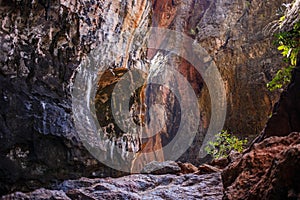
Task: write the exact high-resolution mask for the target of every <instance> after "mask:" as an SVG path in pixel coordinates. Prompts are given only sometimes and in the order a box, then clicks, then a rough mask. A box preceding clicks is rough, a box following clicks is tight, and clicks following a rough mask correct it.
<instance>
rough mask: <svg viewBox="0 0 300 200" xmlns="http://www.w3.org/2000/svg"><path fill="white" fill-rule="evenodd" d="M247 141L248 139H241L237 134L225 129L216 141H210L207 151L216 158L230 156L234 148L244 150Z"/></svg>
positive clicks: (238, 150) (239, 150)
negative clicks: (234, 134)
mask: <svg viewBox="0 0 300 200" xmlns="http://www.w3.org/2000/svg"><path fill="white" fill-rule="evenodd" d="M247 142H248V140H247V139H243V140H240V139H239V138H237V137H236V136H233V135H231V134H229V133H228V131H227V130H223V131H222V132H220V133H219V134H218V135H217V136H216V139H215V141H214V142H212V141H211V142H209V143H208V145H207V146H206V147H205V151H206V152H207V153H208V154H211V155H212V156H213V157H214V158H223V157H226V156H228V155H229V153H230V151H232V150H235V151H237V152H242V151H243V150H244V147H245V145H246V144H247Z"/></svg>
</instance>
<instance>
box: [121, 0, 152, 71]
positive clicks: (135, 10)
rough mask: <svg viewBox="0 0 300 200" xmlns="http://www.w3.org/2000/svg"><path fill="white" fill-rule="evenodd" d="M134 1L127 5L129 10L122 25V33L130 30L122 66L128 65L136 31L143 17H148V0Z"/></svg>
mask: <svg viewBox="0 0 300 200" xmlns="http://www.w3.org/2000/svg"><path fill="white" fill-rule="evenodd" d="M133 2H134V1H129V2H128V4H127V5H126V7H127V8H126V10H128V11H129V12H127V13H126V15H125V19H124V23H123V26H122V33H124V32H129V35H130V36H129V39H128V42H127V43H126V48H125V49H124V50H125V61H126V62H123V66H122V67H125V68H126V67H127V61H128V60H129V53H130V52H131V51H130V49H131V46H132V42H133V38H134V36H135V32H136V30H137V28H138V26H139V25H140V23H141V22H142V21H143V18H144V17H146V16H144V11H145V9H146V7H147V0H137V1H136V2H135V3H134V5H132V4H133Z"/></svg>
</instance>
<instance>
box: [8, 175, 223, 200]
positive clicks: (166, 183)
mask: <svg viewBox="0 0 300 200" xmlns="http://www.w3.org/2000/svg"><path fill="white" fill-rule="evenodd" d="M222 187H223V186H222V182H221V175H220V173H213V174H208V175H195V174H186V175H181V176H177V175H141V174H139V175H131V176H126V177H122V178H116V179H112V178H105V179H88V178H81V179H78V180H67V181H64V182H63V183H62V184H60V185H59V186H58V187H57V188H56V190H47V189H38V190H35V191H33V192H30V193H21V192H17V193H14V194H10V195H7V196H4V197H2V199H99V200H100V199H174V200H176V199H207V200H219V199H222V196H223V189H222Z"/></svg>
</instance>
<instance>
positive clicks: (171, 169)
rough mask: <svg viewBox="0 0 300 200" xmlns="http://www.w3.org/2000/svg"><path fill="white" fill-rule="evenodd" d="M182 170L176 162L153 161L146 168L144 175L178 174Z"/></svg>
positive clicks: (143, 170) (143, 171)
mask: <svg viewBox="0 0 300 200" xmlns="http://www.w3.org/2000/svg"><path fill="white" fill-rule="evenodd" d="M180 170H181V168H180V167H179V165H178V164H177V163H176V162H174V161H165V162H157V161H152V162H150V163H148V164H146V165H145V166H144V168H143V169H142V170H141V173H142V174H156V175H158V174H176V173H178V172H180Z"/></svg>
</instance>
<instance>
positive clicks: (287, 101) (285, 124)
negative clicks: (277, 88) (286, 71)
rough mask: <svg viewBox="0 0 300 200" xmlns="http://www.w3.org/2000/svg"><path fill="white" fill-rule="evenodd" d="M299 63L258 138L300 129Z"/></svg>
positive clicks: (282, 134)
mask: <svg viewBox="0 0 300 200" xmlns="http://www.w3.org/2000/svg"><path fill="white" fill-rule="evenodd" d="M299 89H300V65H299V64H298V66H297V68H295V69H294V71H293V75H292V80H291V83H290V84H289V86H288V88H287V89H286V90H285V91H283V92H282V94H281V96H280V100H279V101H278V103H276V105H275V107H274V109H273V113H272V117H271V118H270V119H269V120H268V122H267V124H266V127H265V129H264V130H263V132H262V134H261V135H260V136H259V138H258V139H259V140H262V139H264V138H267V137H270V136H286V135H288V134H289V133H291V132H299V131H300V111H299V110H300V103H299V99H300V94H299V92H298V91H299Z"/></svg>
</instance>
